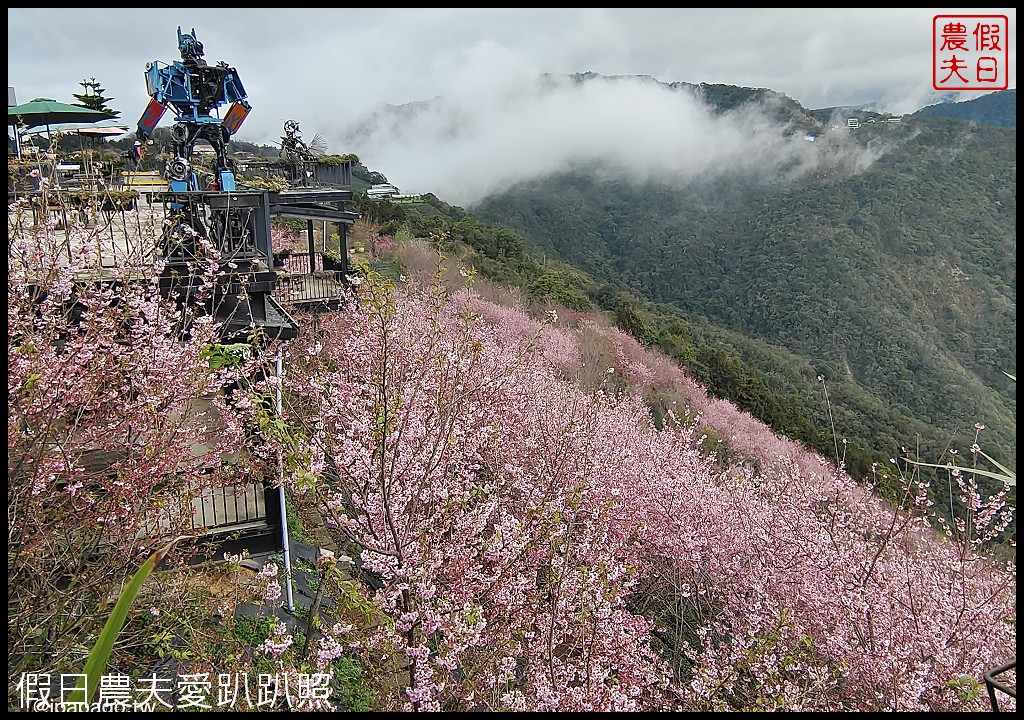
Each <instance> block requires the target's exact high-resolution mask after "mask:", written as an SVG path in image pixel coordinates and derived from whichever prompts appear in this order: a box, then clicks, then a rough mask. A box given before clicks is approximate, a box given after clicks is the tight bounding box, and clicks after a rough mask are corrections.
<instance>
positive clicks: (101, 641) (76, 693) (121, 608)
mask: <svg viewBox="0 0 1024 720" xmlns="http://www.w3.org/2000/svg"><path fill="white" fill-rule="evenodd" d="M188 537H189V536H188V535H181V536H179V537H176V538H175V539H173V540H171V541H170V542H169V543H167V544H166V545H164V546H163V547H162V548H160V549H159V550H157V551H156V552H155V553H153V554H152V555H150V556H149V558H147V559H146V562H144V563H142V567H140V568H139V569H138V570H136V571H135V574H134V575H133V576H132V579H131V581H130V582H129V583H128V584H127V585H125V587H124V590H122V591H121V594H120V596H118V598H117V604H115V605H114V609H113V611H112V612H111V613H110V617H108V618H107V622H106V624H105V625H104V626H103V632H101V633H100V636H99V638H98V639H97V640H96V644H95V645H94V646H93V648H92V652H90V653H89V659H88V660H87V661H86V663H85V669H84V670H83V671H82V674H83V675H85V683H86V686H85V687H84V688H83V687H82V680H81V679H79V681H78V686H77V687H76V688H75V689H74V690H73V691H72V692H71V693H70V695H69V701H70V702H72V703H84V702H86V700H85V698H89V699H92V697H93V695H95V694H96V688H97V687H99V684H100V677H101V676H102V675H103V671H104V670H106V668H107V662H108V661H109V660H110V653H111V651H112V650H113V649H114V641H115V640H116V639H117V635H118V633H120V632H121V628H123V627H124V623H125V620H126V619H127V618H128V609H129V608H130V607H131V606H132V603H133V602H135V598H136V597H137V596H138V594H139V591H140V590H142V584H143V583H144V582H146V578H148V577H149V576H150V574H151V573H152V572H153V570H154V569H155V568H156V566H157V565H159V564H160V562H161V561H162V560H163V559H164V558H165V557H166V556H167V554H168V553H169V552H170V551H171V550H172V549H173V548H174V546H175V545H177V544H178V542H180V541H181V540H185V539H187V538H188ZM83 693H84V696H83Z"/></svg>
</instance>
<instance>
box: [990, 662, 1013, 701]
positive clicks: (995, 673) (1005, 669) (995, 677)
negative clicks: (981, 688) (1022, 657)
mask: <svg viewBox="0 0 1024 720" xmlns="http://www.w3.org/2000/svg"><path fill="white" fill-rule="evenodd" d="M1016 670H1017V658H1014V659H1013V660H1011V661H1010V662H1008V663H1006V664H1005V665H1000V666H999V667H997V668H993V669H991V670H989V671H988V672H987V673H985V687H986V688H987V689H988V699H989V702H991V703H992V712H1000V708H999V699H998V696H997V695H996V692H997V691H998V692H1001V693H1003V694H1005V695H1008V696H1009V697H1011V698H1013V699H1014V700H1016V699H1017V672H1016ZM1011 671H1012V673H1013V685H1012V686H1010V685H1008V684H1006V683H1005V682H1003V679H1005V678H1003V679H999V677H1000V676H1005V675H1007V674H1009V673H1011Z"/></svg>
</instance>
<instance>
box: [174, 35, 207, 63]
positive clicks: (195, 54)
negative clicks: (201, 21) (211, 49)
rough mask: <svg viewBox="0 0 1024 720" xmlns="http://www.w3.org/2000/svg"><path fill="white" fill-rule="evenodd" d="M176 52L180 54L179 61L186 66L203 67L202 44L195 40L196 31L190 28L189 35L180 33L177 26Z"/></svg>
mask: <svg viewBox="0 0 1024 720" xmlns="http://www.w3.org/2000/svg"><path fill="white" fill-rule="evenodd" d="M178 50H179V51H180V52H181V59H182V60H184V61H185V63H186V64H192V65H205V64H206V61H205V60H203V44H202V43H201V42H199V40H198V39H197V38H196V29H195V28H192V32H191V33H184V34H182V32H181V26H178Z"/></svg>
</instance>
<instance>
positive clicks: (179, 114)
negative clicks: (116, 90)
mask: <svg viewBox="0 0 1024 720" xmlns="http://www.w3.org/2000/svg"><path fill="white" fill-rule="evenodd" d="M195 32H196V31H195V29H193V30H192V32H191V33H184V34H183V33H182V32H181V28H180V27H179V28H178V50H179V51H180V53H181V60H180V61H174V62H173V63H171V64H170V65H167V64H163V63H161V62H159V61H153V62H151V63H149V64H147V65H146V89H147V91H148V93H149V96H150V101H149V104H148V105H147V106H146V109H145V111H144V112H143V113H142V117H141V118H139V122H138V128H137V130H136V136H137V137H138V138H139V140H141V141H143V142H144V141H145V140H146V139H148V138H149V137H150V136H151V135H152V134H153V131H154V130H155V129H156V126H157V125H158V124H159V123H160V119H161V118H162V117H163V115H164V113H165V112H166V111H167V109H168V107H170V108H173V109H174V113H175V121H176V122H175V126H174V129H173V131H172V135H173V139H174V142H173V157H172V158H171V160H169V161H168V164H167V177H168V179H169V181H170V185H171V190H173V191H176V192H183V191H189V190H198V189H199V188H198V183H197V180H196V176H195V173H194V172H193V170H192V166H191V158H192V151H193V149H194V147H195V144H196V142H197V141H198V140H200V139H202V140H207V141H208V142H209V143H210V145H211V146H212V147H213V149H214V152H215V154H216V158H217V159H216V164H217V167H216V174H217V180H218V187H219V188H220V189H221V190H234V189H235V176H234V171H233V170H232V168H231V165H230V163H229V161H228V158H227V145H228V141H229V140H230V139H231V136H232V135H234V134H235V133H236V132H238V129H239V127H241V125H242V122H243V121H244V120H245V118H246V116H247V115H248V114H249V111H250V110H251V109H252V108H251V106H250V105H249V103H248V102H247V101H246V95H245V89H244V88H243V87H242V81H241V80H240V79H239V77H238V72H237V71H236V70H235V69H234V68H233V67H230V66H229V65H228V64H227V63H225V62H220V63H217V65H214V66H211V65H208V64H207V63H206V61H205V60H204V59H203V44H202V43H201V42H199V40H198V39H196V34H195ZM228 104H230V107H229V108H228V110H227V112H226V113H225V114H224V118H223V119H221V118H219V117H214V116H213V115H212V114H211V113H212V111H215V110H218V109H219V108H220V107H222V106H223V105H228Z"/></svg>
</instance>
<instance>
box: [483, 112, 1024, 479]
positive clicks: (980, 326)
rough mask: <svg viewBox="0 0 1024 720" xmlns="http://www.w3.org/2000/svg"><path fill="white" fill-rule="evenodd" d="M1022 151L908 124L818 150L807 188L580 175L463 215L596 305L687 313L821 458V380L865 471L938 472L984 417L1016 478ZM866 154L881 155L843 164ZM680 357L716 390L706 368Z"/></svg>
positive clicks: (981, 137) (967, 129)
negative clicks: (623, 298)
mask: <svg viewBox="0 0 1024 720" xmlns="http://www.w3.org/2000/svg"><path fill="white" fill-rule="evenodd" d="M1015 139H1016V130H1015V129H1014V128H999V127H993V126H984V125H971V124H967V123H964V122H960V121H954V120H938V119H934V120H933V119H927V120H926V119H905V121H904V122H903V123H902V124H900V125H883V124H882V123H878V124H877V125H874V126H866V127H865V126H862V128H861V129H859V130H858V131H857V134H854V133H850V132H842V133H841V135H840V136H836V133H834V132H833V133H832V134H831V135H829V136H827V137H825V138H824V139H819V142H823V141H824V142H828V143H830V146H829V148H830V149H829V151H828V152H826V153H825V154H824V155H823V157H824V158H825V161H824V162H823V164H822V165H821V166H820V167H819V168H818V169H817V170H816V171H814V172H811V173H808V174H806V175H805V176H803V177H801V178H798V179H789V180H785V181H783V180H778V179H775V178H771V177H768V178H765V177H753V176H748V175H744V174H741V173H725V174H723V175H721V176H720V177H719V178H718V179H717V180H707V181H703V182H697V181H693V182H690V183H689V184H687V185H686V186H685V187H679V186H673V185H670V184H667V183H657V182H653V181H651V182H647V183H644V184H638V183H635V182H632V181H629V180H627V179H625V178H623V179H621V180H617V179H615V178H613V177H609V176H608V175H609V174H608V173H607V172H604V173H602V174H600V175H599V174H595V173H592V172H590V171H588V170H586V169H577V170H574V171H571V172H564V173H560V174H558V175H556V176H552V177H548V178H545V179H541V180H536V181H532V182H528V183H522V184H520V185H519V186H517V187H515V188H513V189H511V190H509V191H508V192H505V193H502V194H499V195H495V196H492V197H489V198H487V199H486V200H484V201H482V202H481V203H479V205H478V206H476V207H474V208H472V209H471V211H472V213H473V216H474V217H477V218H479V219H480V220H481V221H483V222H487V223H494V224H498V225H501V226H503V227H507V228H512V229H514V230H515V231H516V233H517V235H518V237H519V238H520V239H521V240H522V242H523V244H524V251H525V252H527V253H528V254H531V255H532V256H533V257H536V258H542V257H543V258H548V259H557V260H560V261H564V262H565V263H569V264H570V265H571V266H572V267H573V268H578V269H579V270H581V271H583V272H582V274H583V275H585V276H586V277H587V278H589V279H590V280H588V281H586V282H583V283H582V284H581V289H582V288H587V291H588V292H589V295H590V297H591V299H592V300H594V301H595V302H596V303H597V304H599V305H602V304H603V305H604V306H605V307H608V305H609V304H608V303H606V302H605V300H606V299H608V298H609V297H612V296H614V295H617V294H618V295H622V294H626V295H629V296H632V297H636V298H641V299H643V300H644V301H648V302H649V303H651V304H653V305H654V306H656V307H657V308H659V310H656V311H655V312H657V313H659V314H660V313H664V314H665V315H667V316H672V315H673V314H675V313H678V314H677V317H679V318H680V319H681V320H682V321H683V322H685V324H686V325H687V327H688V328H689V331H690V341H691V342H693V343H694V344H696V345H698V346H707V347H713V348H715V350H713V351H712V352H716V353H717V352H722V351H724V352H726V353H727V354H728V355H729V356H732V357H735V358H738V359H739V360H740V361H742V362H745V363H749V364H750V365H752V366H753V367H755V368H756V371H757V373H758V374H759V375H760V376H761V378H762V379H763V382H764V386H765V387H764V390H765V391H770V392H773V393H777V394H780V395H781V396H783V397H785V398H790V399H792V400H793V401H794V402H795V403H796V405H797V406H798V407H799V409H800V412H801V414H802V415H803V417H804V421H801V420H796V419H794V421H793V422H791V423H790V424H789V425H782V424H778V423H777V422H776V421H774V420H772V419H771V418H770V417H768V416H767V415H765V414H764V413H763V412H758V413H757V414H758V416H759V417H762V419H765V420H767V421H769V422H772V424H773V426H775V427H777V429H779V430H780V431H782V432H786V433H787V434H790V435H791V436H793V437H797V438H799V439H801V440H804V441H807V442H810V443H811V444H814V445H816V446H817V447H819V448H821V449H824V445H823V444H822V441H823V440H825V439H823V438H822V437H821V436H820V434H819V435H817V436H816V435H815V431H814V430H812V429H810V428H809V427H807V426H806V423H810V425H811V426H813V427H816V428H818V429H819V430H820V429H822V428H824V427H825V424H824V423H823V420H824V417H825V416H824V413H823V410H824V405H823V403H822V397H821V394H820V392H819V388H818V387H817V382H818V381H817V378H818V377H819V376H822V377H824V378H825V379H826V380H827V382H828V383H829V388H830V390H831V392H832V404H833V407H832V409H833V411H834V412H835V413H836V415H835V419H836V427H837V430H838V432H839V433H840V434H841V435H842V436H843V437H845V438H847V439H848V440H849V443H850V455H849V456H848V460H849V461H850V467H851V469H852V470H853V471H854V472H855V474H856V475H857V476H864V475H865V474H866V473H867V472H868V469H869V468H870V465H871V462H874V461H877V460H879V459H886V458H888V457H892V456H894V455H899V454H901V453H903V452H905V451H904V448H914V449H915V450H917V451H918V452H920V453H921V454H922V455H923V456H924V457H927V458H929V459H930V460H932V461H939V460H941V459H942V458H944V457H946V455H945V454H944V453H945V452H946V451H947V449H948V448H949V447H951V446H952V447H960V448H961V449H962V448H963V447H964V445H965V443H966V444H969V442H970V437H971V428H973V426H974V424H975V423H978V422H980V423H983V424H985V425H986V426H987V428H988V429H989V430H991V431H992V432H991V436H990V443H991V444H990V447H991V448H992V450H993V454H994V455H995V456H997V457H998V458H999V459H1000V460H1001V461H1002V462H1004V463H1006V464H1008V465H1010V466H1013V465H1014V464H1015V462H1016V455H1015V435H1016V394H1015V384H1014V383H1013V382H1012V380H1010V379H1009V378H1008V377H1007V374H1010V375H1015V372H1016V164H1015V155H1014V152H1013V148H1014V147H1015ZM858 147H859V148H862V149H868V148H876V150H878V152H879V153H880V157H878V159H877V160H875V161H874V162H873V163H871V164H870V165H869V166H867V167H866V168H862V167H854V166H849V165H846V164H844V160H843V159H844V158H848V157H850V155H849V154H848V153H847V150H849V149H852V148H858ZM880 148H881V149H884V152H882V151H881V149H880ZM829 153H834V154H832V155H829ZM830 157H831V160H830V159H829V158H830ZM595 287H603V288H604V289H603V290H599V291H598V292H597V293H594V292H593V291H592V290H593V289H594V288H595ZM609 309H614V308H609ZM650 339H651V340H655V341H656V340H657V337H652V338H650ZM704 354H705V355H706V354H707V351H705V353H704ZM678 357H679V359H680V360H681V361H682V362H684V363H685V364H687V365H688V366H690V367H692V368H694V370H695V371H697V372H698V373H701V374H704V375H705V376H706V377H707V378H708V379H709V380H710V374H712V373H714V370H713V369H711V368H710V365H711V364H713V363H714V362H716V361H715V360H713V359H709V358H706V357H704V358H702V357H701V356H700V353H699V352H698V354H697V355H696V356H690V357H686V355H685V354H682V355H678ZM711 385H712V386H714V385H715V383H714V382H711ZM754 392H755V393H758V392H760V391H756V390H755V391H754ZM729 396H730V397H733V398H734V399H736V400H737V401H738V402H741V403H744V402H746V403H748V405H747V407H748V408H749V407H750V400H749V399H748V400H746V401H745V400H743V399H742V398H740V397H738V396H737V395H736V393H735V392H733V394H732V395H729ZM751 409H752V408H751ZM794 418H795V416H794Z"/></svg>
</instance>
